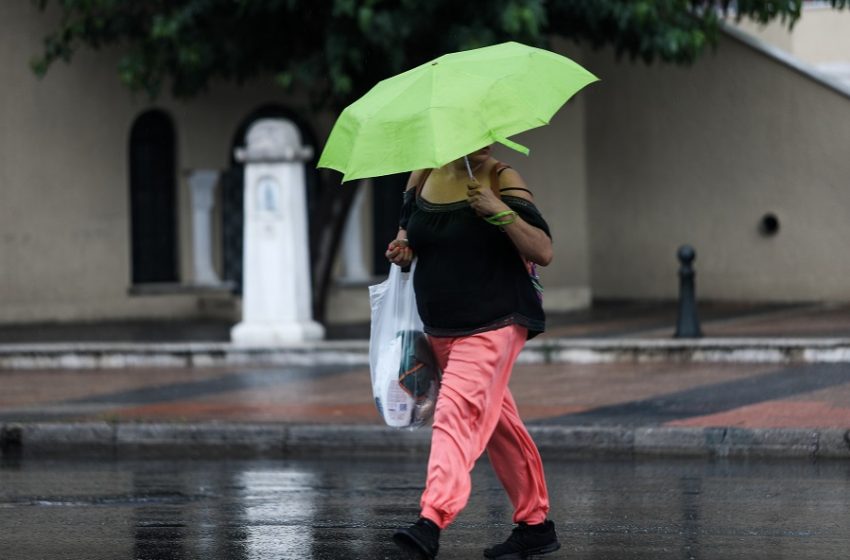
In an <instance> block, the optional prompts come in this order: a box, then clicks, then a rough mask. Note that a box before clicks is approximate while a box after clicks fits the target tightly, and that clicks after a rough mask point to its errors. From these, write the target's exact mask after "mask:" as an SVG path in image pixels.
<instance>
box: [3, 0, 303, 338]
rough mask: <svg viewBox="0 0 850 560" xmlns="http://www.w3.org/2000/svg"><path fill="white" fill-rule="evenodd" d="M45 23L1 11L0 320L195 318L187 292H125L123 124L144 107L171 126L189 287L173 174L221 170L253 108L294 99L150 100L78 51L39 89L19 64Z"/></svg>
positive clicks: (262, 89) (245, 95)
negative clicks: (163, 115) (161, 115)
mask: <svg viewBox="0 0 850 560" xmlns="http://www.w3.org/2000/svg"><path fill="white" fill-rule="evenodd" d="M46 23H47V20H46V19H45V18H44V17H43V16H42V15H41V14H40V13H39V12H38V11H37V10H36V9H35V8H34V7H33V6H32V4H30V3H27V2H4V3H2V4H0V123H2V126H0V234H1V235H0V321H3V322H11V321H53V320H69V319H76V320H80V319H82V320H85V319H104V318H139V317H140V318H150V317H187V316H198V315H203V314H204V313H205V311H204V309H205V306H206V305H209V304H210V300H215V299H216V297H214V296H210V295H209V294H208V293H206V294H205V293H203V292H194V291H193V290H192V289H191V287H190V288H188V289H181V290H174V291H172V293H168V290H166V291H165V292H166V293H164V294H161V295H133V294H131V293H130V291H131V290H130V288H131V279H130V266H131V255H130V223H129V216H130V203H129V184H128V149H129V135H130V129H131V126H132V124H133V122H134V120H135V118H136V117H138V116H139V115H140V114H141V113H142V112H144V111H145V110H148V109H150V108H159V109H162V110H164V111H166V112H167V113H168V114H169V115H170V116H171V118H172V119H173V122H174V126H175V130H176V134H177V165H178V169H179V171H178V173H179V175H180V176H179V177H178V178H177V179H176V183H177V185H178V208H179V219H178V224H179V259H180V267H179V273H180V280H181V283H182V284H185V285H191V283H192V277H191V276H192V270H191V266H192V265H191V263H192V254H191V229H190V228H191V216H190V213H191V207H190V201H189V197H188V186H187V184H186V180H185V176H184V173H183V172H184V171H186V170H191V169H193V168H215V169H224V168H226V167H227V166H228V165H229V157H230V155H229V152H230V148H231V146H230V144H231V141H232V138H233V134H234V133H235V132H236V130H237V127H238V126H239V124H240V123H241V122H242V120H243V119H244V118H246V117H247V116H248V114H249V113H250V112H251V111H252V110H254V109H256V108H257V107H259V106H261V105H264V104H266V103H273V102H277V103H281V104H285V105H287V106H288V107H289V108H291V109H293V110H296V111H298V110H299V108H300V106H299V101H298V100H293V99H286V98H284V97H282V95H281V93H280V91H279V90H277V89H275V88H274V87H273V86H272V85H271V84H269V85H265V84H256V85H254V86H251V87H245V88H236V87H232V86H219V87H216V88H214V93H212V94H209V95H203V96H201V97H200V98H198V99H195V100H192V102H191V103H183V102H181V101H177V100H173V99H169V98H167V97H166V98H163V99H161V100H159V101H158V102H157V103H156V104H151V103H150V101H149V100H148V99H147V97H146V96H144V95H141V94H139V95H135V96H134V95H132V94H130V93H128V91H127V89H126V88H125V87H124V86H123V85H122V84H121V83H119V81H118V79H117V72H116V64H117V60H118V58H117V56H114V55H109V54H107V53H97V54H91V53H81V54H80V55H78V56H76V57H75V59H74V61H73V63H72V65H70V66H69V65H66V64H63V63H58V64H56V65H55V66H54V67H53V68H51V70H50V72H49V73H48V75H47V77H46V78H45V79H44V80H41V81H39V80H38V79H37V78H36V77H35V76H34V75H33V73H32V72H31V71H30V68H29V65H28V62H29V60H30V58H31V57H32V56H33V55H35V54H37V53H39V49H40V48H41V39H42V37H43V36H44V34H45V33H46V32H47V30H48V26H47V25H46ZM305 242H306V240H305ZM218 297H220V298H223V299H224V300H230V299H232V298H230V296H228V295H226V294H222V295H220V296H218ZM213 303H215V301H213ZM213 307H214V306H213ZM225 307H227V306H226V305H225Z"/></svg>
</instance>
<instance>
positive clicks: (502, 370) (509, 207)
mask: <svg viewBox="0 0 850 560" xmlns="http://www.w3.org/2000/svg"><path fill="white" fill-rule="evenodd" d="M414 256H416V257H417V258H418V261H417V267H416V272H415V276H414V289H415V291H416V298H417V306H418V309H419V314H420V316H421V317H422V321H423V323H424V324H425V332H426V333H427V334H428V335H429V338H430V340H431V343H432V345H433V347H434V351H435V354H436V356H437V359H438V361H439V364H440V367H441V369H442V371H443V377H442V382H441V387H440V394H439V398H438V400H437V406H436V411H435V413H434V425H433V433H432V437H431V455H430V458H429V462H428V476H427V481H426V486H425V491H424V492H423V494H422V498H421V501H420V507H421V513H420V518H419V519H418V520H417V521H416V522H415V523H414V524H413V525H411V526H410V527H407V528H404V529H399V530H398V531H396V533H395V534H394V536H393V540H394V541H395V543H396V544H397V545H398V546H399V547H400V548H402V549H403V550H405V551H406V552H408V553H409V554H410V555H412V556H413V557H414V558H424V559H433V558H435V557H436V556H437V552H438V550H439V537H440V531H441V530H442V529H444V528H446V527H447V526H448V525H449V524H450V523H451V522H452V521H453V520H454V519H455V517H456V516H457V515H458V513H460V511H461V510H462V509H463V508H464V507H465V506H466V503H467V501H468V499H469V494H470V491H471V484H470V480H471V479H470V472H471V470H472V468H473V466H474V465H475V462H476V460H477V459H478V458H479V457H480V456H481V454H482V453H483V452H484V451H485V450H486V451H487V454H488V457H489V459H490V463H491V464H492V465H493V469H494V471H495V472H496V475H497V476H498V477H499V480H500V481H501V483H502V485H503V486H504V488H505V491H506V492H507V494H508V497H509V498H510V501H511V503H512V504H513V507H514V515H513V521H514V523H516V524H517V526H516V528H515V529H514V530H513V532H512V533H511V535H510V537H509V538H508V539H507V540H506V541H505V542H504V543H501V544H498V545H495V546H493V547H491V548H488V549H486V550H485V551H484V556H485V557H486V558H491V559H500V560H507V559H512V558H527V557H529V556H531V555H540V554H546V553H549V552H554V551H555V550H557V549H558V548H560V544H559V542H558V538H557V535H556V533H555V528H554V524H553V523H552V521H550V520H548V519H547V513H548V511H549V496H548V492H547V489H546V481H545V478H544V474H543V466H542V463H541V460H540V454H539V453H538V451H537V447H536V446H535V444H534V442H533V441H532V439H531V437H530V436H529V434H528V431H527V430H526V428H525V426H524V424H523V422H522V420H521V419H520V417H519V414H518V412H517V408H516V404H515V402H514V399H513V396H512V395H511V392H510V390H509V389H508V382H509V380H510V376H511V371H512V368H513V364H514V362H515V361H516V358H517V356H518V355H519V352H520V350H521V349H522V347H523V345H524V344H525V341H526V340H527V339H529V338H532V337H533V336H536V335H538V334H540V333H541V332H543V330H544V328H545V317H544V314H543V308H542V305H541V300H540V293H539V289H540V288H539V283H537V280H536V274H535V273H534V267H535V265H541V266H546V265H548V264H549V262H550V261H551V260H552V241H551V238H550V234H549V227H548V225H547V224H546V222H545V220H544V219H543V217H542V216H541V214H540V212H539V211H538V209H537V207H536V206H535V205H534V202H533V198H532V195H531V192H530V191H529V190H528V189H527V188H526V185H525V184H524V182H523V180H522V178H521V177H520V175H519V174H518V173H517V172H516V171H514V170H513V169H511V168H510V167H508V166H506V165H504V164H501V163H499V162H498V161H496V160H495V159H493V158H492V157H491V156H490V147H486V148H483V149H481V150H478V151H477V152H474V153H472V154H470V155H469V156H467V157H465V158H461V159H458V160H456V161H453V162H451V163H449V164H447V165H444V166H443V167H439V168H436V169H433V170H423V171H416V172H414V173H413V174H412V175H411V177H410V180H409V182H408V189H407V191H406V192H405V201H404V206H403V208H402V216H401V219H400V228H399V233H398V236H397V237H396V239H395V240H393V241H392V242H391V243H390V244H389V247H388V249H387V252H386V257H387V259H389V261H390V262H392V263H394V264H396V265H399V266H407V265H409V264H410V262H411V261H412V259H413V257H414Z"/></svg>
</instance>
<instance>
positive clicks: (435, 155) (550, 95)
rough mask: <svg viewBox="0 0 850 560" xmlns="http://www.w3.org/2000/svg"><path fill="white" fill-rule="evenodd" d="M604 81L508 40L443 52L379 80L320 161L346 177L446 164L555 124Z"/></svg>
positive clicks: (343, 118)
mask: <svg viewBox="0 0 850 560" xmlns="http://www.w3.org/2000/svg"><path fill="white" fill-rule="evenodd" d="M597 79H598V78H596V76H594V75H593V74H591V73H590V72H588V71H587V70H585V69H584V68H582V67H581V66H579V65H578V64H576V63H575V62H573V61H572V60H570V59H569V58H566V57H564V56H561V55H558V54H555V53H553V52H550V51H547V50H543V49H538V48H534V47H529V46H526V45H522V44H519V43H513V42H511V43H502V44H499V45H494V46H491V47H484V48H480V49H474V50H469V51H462V52H457V53H452V54H447V55H444V56H441V57H439V58H437V59H435V60H432V61H431V62H428V63H426V64H423V65H421V66H417V67H416V68H413V69H411V70H408V71H407V72H404V73H402V74H399V75H397V76H393V77H392V78H389V79H386V80H383V81H381V82H379V83H378V84H377V85H376V86H375V87H373V88H372V89H371V90H370V91H369V92H367V93H366V94H365V95H364V96H363V97H361V98H360V99H358V100H357V101H355V102H354V103H352V104H351V105H349V106H348V107H346V108H345V110H344V111H343V112H342V114H341V115H340V116H339V119H338V120H337V122H336V124H335V125H334V127H333V130H332V131H331V135H330V137H329V138H328V142H327V144H326V145H325V149H324V151H323V152H322V156H321V158H319V164H318V166H319V167H327V168H330V169H336V170H337V171H341V172H342V173H343V175H344V177H343V181H350V180H352V179H361V178H363V177H377V176H380V175H390V174H392V173H401V172H404V171H412V170H414V169H425V168H433V167H440V166H442V165H445V164H446V163H448V162H450V161H453V160H455V159H458V158H460V157H462V156H464V155H466V154H469V153H471V152H474V151H475V150H478V149H480V148H483V147H484V146H487V145H489V144H492V143H494V142H499V143H501V144H504V145H505V146H508V147H510V148H513V149H515V150H518V151H520V152H522V153H525V154H528V149H527V148H525V147H524V146H521V145H519V144H517V143H516V142H513V141H511V140H509V139H508V137H509V136H511V135H514V134H518V133H520V132H523V131H526V130H530V129H532V128H536V127H538V126H542V125H544V124H548V123H549V120H550V119H551V118H552V115H554V114H555V112H556V111H557V110H558V109H559V108H560V107H561V106H562V105H563V104H564V103H566V102H567V100H568V99H569V98H570V97H572V96H573V95H574V94H575V93H576V92H577V91H579V90H580V89H581V88H583V87H584V86H586V85H587V84H589V83H592V82H594V81H596V80H597Z"/></svg>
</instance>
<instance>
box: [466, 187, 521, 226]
mask: <svg viewBox="0 0 850 560" xmlns="http://www.w3.org/2000/svg"><path fill="white" fill-rule="evenodd" d="M466 198H467V200H469V205H470V206H471V207H472V209H473V210H475V213H476V214H478V215H479V216H483V217H487V216H492V215H493V214H498V213H499V212H504V211H505V210H510V208H509V207H508V205H507V204H505V203H504V202H502V201H501V200H499V199H498V198H497V197H496V194H495V193H494V192H493V189H483V188H481V183H479V182H478V181H476V182H474V183H472V184H470V185H467V186H466Z"/></svg>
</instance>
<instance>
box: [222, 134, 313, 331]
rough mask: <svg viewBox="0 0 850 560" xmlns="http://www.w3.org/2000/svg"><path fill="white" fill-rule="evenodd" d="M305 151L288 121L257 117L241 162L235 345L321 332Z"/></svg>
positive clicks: (239, 152)
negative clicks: (241, 214) (314, 302)
mask: <svg viewBox="0 0 850 560" xmlns="http://www.w3.org/2000/svg"><path fill="white" fill-rule="evenodd" d="M311 155H312V149H311V148H310V147H309V146H302V145H301V138H300V136H299V134H298V129H297V128H296V127H295V126H294V125H293V124H292V123H291V122H289V121H285V120H280V119H264V120H260V121H257V122H256V123H255V124H254V125H253V126H252V127H251V129H250V130H249V131H248V135H247V148H245V149H238V150H237V151H236V158H237V159H238V160H239V161H241V162H244V163H245V237H244V243H245V245H244V268H243V288H242V294H243V295H242V309H243V318H242V322H241V323H239V324H238V325H236V326H235V327H234V328H233V330H232V331H231V338H232V340H233V342H234V343H235V344H239V345H243V346H275V345H284V344H288V343H296V342H303V341H307V340H315V339H321V338H323V337H324V328H323V327H322V326H321V325H320V324H319V323H317V322H316V321H314V320H313V318H312V305H311V302H312V295H311V284H310V262H309V243H308V233H307V197H306V192H305V189H306V185H305V179H304V161H305V160H307V159H309V158H310V157H311Z"/></svg>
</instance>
